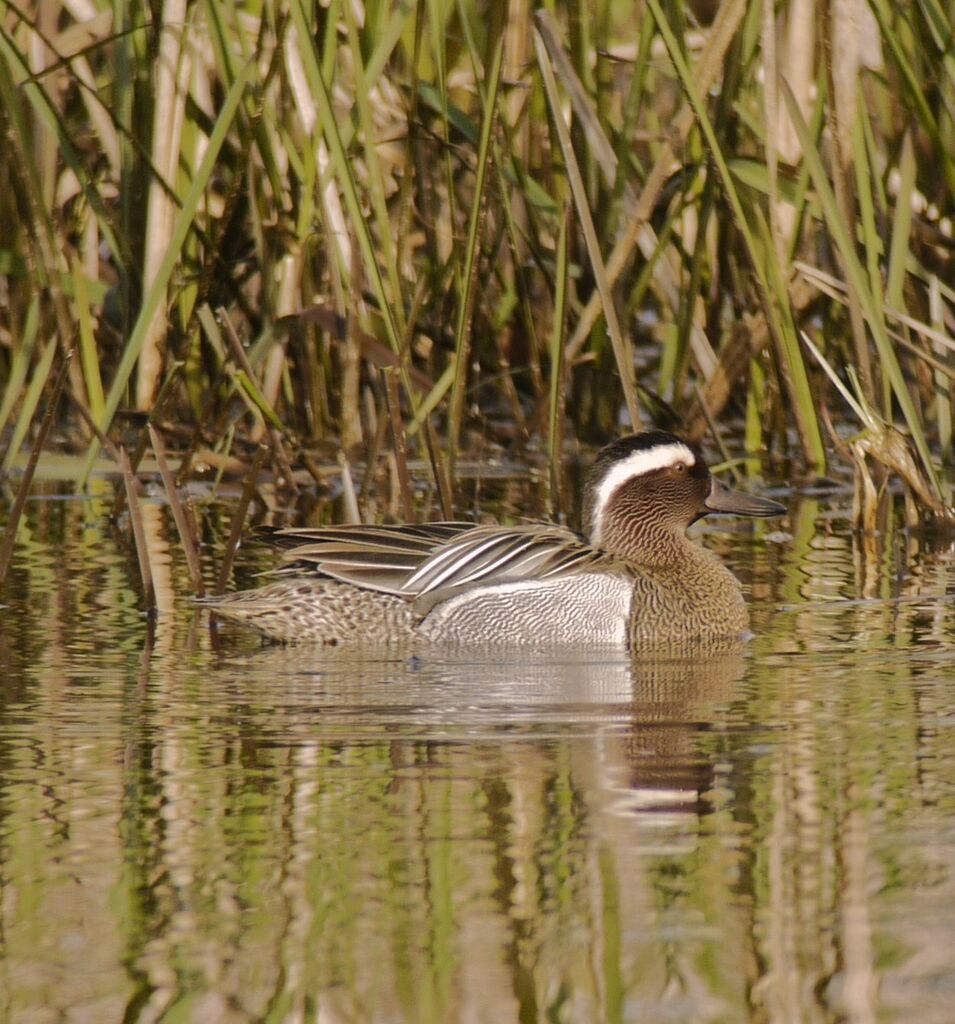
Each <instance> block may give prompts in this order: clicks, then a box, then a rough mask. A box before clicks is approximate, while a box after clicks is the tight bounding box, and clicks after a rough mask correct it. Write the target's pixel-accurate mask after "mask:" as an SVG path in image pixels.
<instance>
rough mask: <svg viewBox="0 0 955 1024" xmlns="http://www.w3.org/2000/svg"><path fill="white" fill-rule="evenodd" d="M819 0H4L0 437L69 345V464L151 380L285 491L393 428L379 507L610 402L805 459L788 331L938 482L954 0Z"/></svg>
mask: <svg viewBox="0 0 955 1024" xmlns="http://www.w3.org/2000/svg"><path fill="white" fill-rule="evenodd" d="M850 6H852V5H848V4H843V5H831V7H830V8H829V9H827V10H823V9H818V8H817V6H816V5H812V4H805V3H801V2H799V0H788V2H785V3H783V4H776V5H773V4H769V3H764V4H751V5H747V4H745V3H744V2H743V0H723V2H722V3H721V4H720V6H719V9H718V10H717V11H716V13H715V14H714V16H713V18H712V20H711V21H709V22H707V21H706V20H703V21H702V22H701V21H700V20H699V18H700V17H701V13H700V12H701V8H699V7H697V6H696V5H689V4H683V3H679V2H673V3H666V4H664V3H662V2H660V0H644V2H641V3H637V4H633V5H629V4H613V3H611V2H610V0H598V2H597V3H596V4H588V5H585V4H580V3H578V2H574V0H566V2H562V3H557V4H553V5H549V6H548V13H545V12H543V11H538V12H535V11H534V10H533V6H532V5H531V4H529V3H523V2H518V0H512V2H511V3H510V4H509V5H507V6H506V7H505V6H504V5H491V8H489V9H488V10H490V11H491V14H490V16H487V17H485V13H486V11H485V7H484V6H482V5H479V4H476V3H474V2H471V0H419V2H418V3H416V4H412V5H407V4H404V5H394V4H391V3H388V2H385V0H364V2H363V3H358V4H355V3H345V2H342V0H332V2H331V3H329V4H328V5H321V6H320V5H313V4H309V3H305V2H304V0H262V3H260V4H259V5H256V6H255V7H254V8H249V7H247V6H245V5H239V4H235V3H232V2H229V3H225V4H216V3H212V2H209V0H200V2H197V3H195V4H191V5H186V4H182V3H181V2H177V0H169V2H167V3H163V4H146V3H145V2H144V0H133V2H131V3H130V4H127V5H119V6H117V5H114V4H109V3H106V2H105V0H94V2H93V3H92V4H90V5H87V6H86V7H83V8H80V7H78V6H77V5H76V4H72V3H66V2H63V3H62V4H61V3H58V2H56V0H51V2H46V0H44V2H43V3H41V2H39V0H32V2H30V0H27V2H22V0H21V2H17V3H13V2H11V0H0V101H2V102H0V126H2V130H3V133H4V138H5V139H6V140H8V143H9V144H8V145H5V146H4V147H2V151H0V180H3V181H4V182H5V183H6V185H7V187H6V188H4V189H2V190H0V217H2V218H3V220H4V223H6V224H8V225H11V230H10V231H9V232H8V234H7V237H6V239H5V241H4V243H3V247H2V248H0V282H2V285H3V289H2V303H0V341H2V345H0V386H2V388H3V392H2V395H0V431H4V439H5V441H6V442H7V444H8V449H7V452H6V454H5V456H4V459H3V468H4V469H5V470H6V471H10V470H11V469H12V467H13V465H14V461H15V459H16V458H17V457H18V456H19V453H20V452H21V450H22V449H24V448H25V447H26V446H27V445H28V444H29V435H30V431H31V429H32V425H33V423H34V421H35V419H36V411H37V409H38V407H39V405H40V402H41V399H42V396H43V395H44V394H47V395H48V394H49V393H50V390H49V389H50V387H51V383H50V380H49V377H50V370H51V367H52V365H53V361H54V358H55V353H56V351H57V350H60V351H66V350H67V349H69V348H71V347H73V345H74V344H76V347H77V349H78V352H79V359H77V360H76V361H75V362H74V365H73V367H72V368H71V370H70V375H69V379H68V380H67V383H66V385H65V388H66V390H67V392H68V394H69V397H70V398H71V399H72V402H67V401H66V400H65V399H64V400H63V402H61V405H60V409H61V413H62V417H63V429H62V432H61V436H63V437H66V438H67V439H68V442H69V444H70V445H72V447H73V450H74V451H75V452H76V453H77V454H78V455H79V454H82V460H83V461H82V470H83V474H84V475H85V474H88V473H89V472H90V471H92V469H93V466H94V460H95V459H96V457H97V455H98V453H99V452H100V450H101V448H102V445H103V438H104V437H109V438H110V439H111V440H112V442H114V443H119V442H121V441H122V442H123V443H126V441H127V440H128V439H124V438H123V437H122V434H123V423H122V421H121V420H120V419H119V418H118V413H119V412H120V411H121V410H124V409H127V408H133V407H137V408H139V409H141V410H143V411H146V412H153V411H154V404H155V401H156V396H157V394H158V393H159V392H160V390H161V389H162V388H163V387H165V388H166V389H167V391H168V394H167V395H166V398H165V402H166V403H168V404H167V405H166V409H167V413H166V414H165V415H166V419H167V420H168V421H173V420H174V421H175V422H176V423H178V424H180V425H182V426H184V427H186V428H188V430H189V431H192V434H193V437H194V438H195V444H196V445H200V446H202V447H203V448H204V449H208V450H209V451H210V452H211V453H212V454H213V455H218V456H220V457H221V458H223V459H225V458H226V457H227V456H228V457H229V458H234V457H238V460H239V464H240V465H241V466H243V467H244V471H245V472H247V471H248V467H249V465H250V463H251V460H252V458H253V453H254V452H255V451H256V450H257V444H258V442H259V440H260V439H264V440H267V441H268V443H269V448H270V452H271V455H270V458H271V461H272V463H273V466H272V468H273V470H274V472H275V475H276V476H280V477H282V478H283V479H284V480H286V485H287V488H288V491H289V494H290V495H294V493H295V489H296V488H297V486H298V485H297V484H296V482H295V481H296V473H295V471H296V470H297V469H299V468H301V467H304V468H305V469H307V470H308V471H309V472H312V469H313V468H314V466H315V465H316V459H320V460H322V461H324V462H327V461H328V458H329V453H330V452H333V451H334V450H335V448H336V446H344V447H346V448H348V449H350V450H349V451H348V457H347V463H345V464H347V465H350V466H357V465H358V464H360V463H361V462H363V461H364V460H365V458H366V457H367V456H368V455H369V453H372V454H374V455H375V459H374V461H376V462H377V452H378V450H379V448H380V446H381V445H382V444H383V443H387V441H388V438H392V439H393V440H394V443H395V461H394V463H393V466H394V471H393V474H392V476H393V480H394V487H395V489H396V493H398V494H399V495H400V504H401V507H402V510H403V512H404V513H405V514H407V513H408V512H409V510H410V509H411V506H412V501H413V491H414V488H415V487H416V486H419V484H420V483H421V481H414V480H412V479H411V478H410V475H409V472H408V464H409V459H411V458H413V457H415V456H417V455H418V454H420V455H422V456H424V459H423V464H424V465H425V466H430V467H432V468H431V472H430V479H429V480H426V481H424V483H426V484H428V485H430V486H435V487H437V488H438V489H439V491H440V494H441V501H442V504H444V505H447V504H449V503H451V502H453V496H452V495H450V493H449V487H448V480H449V478H453V467H454V464H455V461H456V460H457V458H458V457H459V455H460V454H461V453H462V452H466V451H467V450H468V449H469V448H471V447H473V446H474V444H475V442H478V441H480V444H481V446H482V449H484V450H486V446H487V444H489V443H490V444H498V445H501V446H508V445H511V444H512V443H513V442H514V441H515V440H516V441H518V442H519V443H520V444H521V445H528V444H529V445H530V446H532V447H535V448H537V449H539V450H540V451H541V452H543V453H546V455H547V457H548V459H549V460H550V462H551V463H552V464H553V463H555V462H556V461H557V460H558V459H559V458H560V456H561V450H562V447H563V446H564V444H565V443H567V442H573V441H574V440H582V441H591V440H596V439H598V438H603V437H605V436H606V435H607V434H609V433H611V432H613V431H615V430H616V429H618V424H619V423H620V422H621V421H622V420H625V419H629V420H631V421H633V422H637V421H639V420H644V421H646V420H648V419H654V418H659V417H661V416H666V417H668V425H670V426H672V425H673V422H676V423H677V424H680V423H682V424H683V426H684V428H685V429H687V430H688V431H689V432H691V433H699V432H708V433H715V432H716V431H718V432H719V435H720V437H722V438H723V439H724V440H725V442H726V444H727V447H728V448H729V449H730V450H731V451H732V450H734V449H735V450H736V452H737V453H738V452H739V450H741V449H745V450H746V451H748V452H749V453H750V454H753V450H754V449H755V448H760V447H762V448H770V449H773V450H774V451H775V452H777V453H779V454H781V455H786V456H788V457H790V458H792V459H793V460H794V462H795V464H796V466H797V469H798V467H799V466H801V467H803V469H804V470H805V472H806V473H807V474H809V473H813V472H821V471H822V470H823V469H824V468H825V466H826V459H827V450H826V446H825V445H824V444H823V435H822V431H821V429H820V422H821V409H822V407H823V406H824V405H826V404H827V403H828V404H831V406H832V407H831V409H830V410H829V411H830V414H834V415H836V416H837V417H838V416H839V415H842V416H844V417H847V418H848V419H847V422H851V420H852V412H851V410H850V409H849V408H848V407H847V406H845V405H844V404H843V402H842V400H841V397H840V394H839V391H838V389H836V388H835V386H834V384H833V383H832V382H831V381H830V378H829V376H828V375H827V373H826V372H824V371H823V370H822V368H821V365H820V363H819V362H818V361H817V360H816V359H815V358H812V357H809V356H808V351H809V350H808V349H807V348H806V347H805V346H804V345H802V344H800V341H799V337H800V333H801V332H802V331H806V332H807V333H808V334H809V335H810V336H811V337H812V338H813V339H814V342H815V344H816V345H817V347H818V349H819V352H820V355H821V356H823V357H824V359H825V361H826V364H827V366H828V367H829V368H830V369H831V370H832V371H833V372H834V373H835V374H836V376H837V378H838V379H839V380H840V381H841V382H843V383H844V384H845V383H846V382H847V381H849V380H850V378H851V377H852V376H853V375H854V376H855V377H856V378H857V379H858V380H859V384H860V389H861V391H860V395H861V397H862V398H863V399H864V400H865V402H866V403H867V406H868V407H869V408H871V409H872V410H874V411H877V413H878V416H879V418H880V421H881V422H884V423H886V424H889V425H893V426H895V427H898V428H900V429H901V430H902V432H903V433H904V436H905V437H906V438H908V439H909V441H910V442H911V444H912V445H913V447H914V451H915V452H916V454H917V458H918V462H919V464H920V471H921V473H922V475H924V477H925V479H926V480H927V481H928V487H929V489H930V491H931V493H932V494H933V496H934V498H935V499H937V500H938V501H939V502H941V503H942V504H943V505H945V504H950V503H951V494H950V493H949V491H948V490H947V488H946V484H945V482H944V477H943V475H941V474H940V472H939V466H940V463H941V462H942V461H943V460H948V459H950V457H951V454H952V453H951V445H952V437H953V428H952V421H953V411H952V395H953V388H952V385H951V373H950V360H951V351H952V344H951V340H950V334H951V333H952V323H953V303H955V295H953V292H952V290H951V289H950V288H949V287H947V286H946V284H945V282H946V280H950V279H951V270H952V251H953V240H952V224H951V216H952V211H953V189H955V158H953V156H952V153H953V150H952V146H951V144H950V143H951V139H952V138H953V137H955V124H953V123H952V120H953V118H952V111H953V110H955V60H953V59H952V57H951V53H950V52H949V51H950V39H951V29H950V26H949V24H948V20H947V18H946V17H945V16H944V15H945V12H944V10H943V8H942V7H941V6H940V5H938V4H936V3H934V2H924V3H918V4H915V5H910V6H909V7H907V8H905V10H904V11H903V10H902V9H900V8H898V7H897V6H893V5H890V4H887V3H885V2H884V0H875V2H873V3H872V4H871V6H866V5H863V4H859V5H857V9H856V8H853V10H854V11H855V13H854V14H851V12H850V14H851V17H853V18H855V21H854V22H851V23H850V22H846V21H845V20H844V19H846V18H847V17H850V15H849V14H846V10H847V8H848V7H850ZM83 12H85V13H83ZM80 18H86V20H85V21H81V20H78V19H80ZM535 19H536V20H535ZM853 25H854V26H855V28H856V30H857V31H856V34H855V35H852V33H851V32H850V29H851V28H852V27H853ZM847 39H848V40H849V41H848V42H846V40H847ZM833 47H836V48H838V47H841V48H842V49H841V50H840V51H839V52H840V60H839V61H836V62H833V61H831V60H830V58H829V56H828V55H829V54H831V53H832V52H833ZM568 209H570V210H571V211H572V212H571V214H570V216H569V217H567V216H565V211H566V210H568ZM801 268H808V270H807V271H806V270H804V269H801ZM821 281H823V282H824V281H829V282H831V284H830V285H827V286H825V287H822V286H821V285H820V282H821ZM212 310H217V311H219V312H218V313H217V315H216V316H213V315H212V312H211V311H212ZM316 310H319V311H320V315H319V314H317V313H315V311H316ZM224 324H226V325H231V327H230V328H228V329H227V331H226V334H227V337H225V338H223V337H222V325H224ZM339 325H346V327H345V329H344V330H342V329H341V328H340V326H339ZM913 325H914V326H913ZM385 352H387V353H388V358H387V359H385V358H384V357H383V355H382V353H385ZM850 390H851V387H850ZM76 408H79V409H81V410H84V411H85V412H84V414H83V415H80V416H79V417H77V416H76V415H75V414H71V413H70V410H71V409H76ZM622 412H623V416H622V415H621V413H622ZM88 420H91V421H92V428H91V426H90V425H89V424H88V422H87V421H88ZM379 424H385V425H386V426H387V430H386V432H384V433H383V432H382V431H383V430H385V427H381V429H379ZM166 436H167V440H168V441H169V443H174V441H173V439H172V436H171V435H169V434H168V432H167V435H166ZM876 447H877V446H876ZM875 457H876V458H877V456H875ZM331 461H332V463H334V461H335V460H334V459H332V460H331ZM187 464H188V463H187ZM744 465H745V466H746V467H747V469H748V470H750V471H755V470H757V469H758V465H759V462H758V460H756V461H754V460H752V459H749V460H747V461H746V462H745V463H744ZM310 467H311V468H310ZM888 468H889V469H890V470H891V466H889V467H888ZM313 475H314V474H313ZM370 479H372V478H371V477H368V478H366V479H365V480H364V482H363V483H362V488H361V490H362V494H364V493H365V492H366V490H367V487H368V486H370V483H369V480H370ZM181 482H182V481H180V483H181ZM552 487H553V488H554V489H555V491H556V489H557V487H558V478H557V477H556V476H555V477H553V478H552Z"/></svg>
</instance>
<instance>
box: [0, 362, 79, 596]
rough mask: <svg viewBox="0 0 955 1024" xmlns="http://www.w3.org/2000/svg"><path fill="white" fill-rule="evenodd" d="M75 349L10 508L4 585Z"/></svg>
mask: <svg viewBox="0 0 955 1024" xmlns="http://www.w3.org/2000/svg"><path fill="white" fill-rule="evenodd" d="M74 351H75V350H74V349H70V351H69V352H67V353H66V356H65V358H64V359H63V364H62V365H61V366H60V372H59V373H58V374H57V375H56V381H55V382H54V384H53V390H52V391H51V392H50V401H49V403H48V405H47V407H46V412H45V413H44V414H43V419H42V420H41V421H40V429H39V430H38V431H37V435H36V438H35V440H34V442H33V448H32V449H31V450H30V458H29V459H27V464H26V469H24V471H23V477H22V478H21V480H20V486H19V487H18V488H17V493H16V497H15V498H14V499H13V505H12V506H11V507H10V518H9V519H8V520H7V528H6V530H4V533H3V542H2V544H0V586H2V585H3V581H4V580H5V579H6V578H7V571H8V570H9V568H10V561H11V559H12V557H13V547H14V544H15V543H16V536H17V526H18V524H19V522H20V516H22V515H23V506H24V505H25V504H26V500H27V495H28V494H29V493H30V486H31V484H32V483H33V475H34V473H35V472H36V467H37V463H38V462H39V461H40V453H41V452H42V451H43V446H44V444H46V436H47V434H49V432H50V427H51V426H52V425H53V415H54V413H55V412H56V405H57V402H58V401H59V399H60V393H61V392H62V391H63V385H64V384H65V383H66V378H67V376H68V375H69V372H70V365H71V364H72V362H73V352H74Z"/></svg>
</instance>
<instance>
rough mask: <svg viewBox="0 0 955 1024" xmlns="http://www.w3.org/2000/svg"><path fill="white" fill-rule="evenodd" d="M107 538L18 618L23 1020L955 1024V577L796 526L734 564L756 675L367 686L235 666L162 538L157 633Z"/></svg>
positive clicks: (47, 580)
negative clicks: (750, 626)
mask: <svg viewBox="0 0 955 1024" xmlns="http://www.w3.org/2000/svg"><path fill="white" fill-rule="evenodd" d="M107 511H108V503H106V502H99V501H97V500H95V499H93V500H87V501H81V500H77V499H71V500H50V499H49V498H47V499H38V500H35V501H32V502H31V503H30V504H29V506H28V514H27V518H26V519H25V521H24V522H23V524H21V529H20V535H19V545H18V550H17V562H16V565H15V568H14V570H13V572H12V575H11V578H10V580H9V581H8V585H7V588H6V592H5V598H6V600H7V602H8V604H7V606H6V607H5V608H3V609H2V612H0V616H2V617H0V658H2V663H3V665H4V671H3V677H2V683H0V696H2V705H0V872H2V875H0V887H2V889H0V942H2V949H3V967H2V972H0V1018H2V1019H5V1020H9V1021H13V1022H17V1024H19V1022H30V1024H32V1022H46V1021H51V1022H52V1021H70V1022H73V1021H78V1022H86V1021H89V1022H97V1024H99V1022H111V1021H117V1022H119V1021H136V1022H140V1021H142V1022H146V1021H159V1020H162V1021H190V1022H191V1021H195V1022H202V1024H206V1022H218V1021H229V1022H232V1021H249V1022H251V1021H282V1022H285V1021H290V1022H292V1021H295V1022H297V1021H308V1022H311V1021H321V1022H339V1021H342V1022H344V1021H349V1022H350V1021H354V1022H366V1021H374V1022H378V1021H398V1022H404V1021H408V1022H418V1021H421V1022H431V1021H434V1022H446V1021H467V1022H471V1021H474V1022H483V1021H487V1022H495V1024H498V1022H509V1021H522V1022H523V1021H565V1022H588V1024H589V1022H603V1021H608V1022H615V1021H639V1022H650V1024H653V1022H661V1024H662V1022H673V1021H680V1022H684V1021H685V1022H690V1021H693V1022H697V1021H707V1022H709V1021H714V1022H716V1021H719V1022H726V1021H774V1022H776V1021H778V1022H792V1021H798V1022H803V1021H806V1022H814V1021H842V1020H847V1021H858V1022H862V1021H876V1020H878V1021H894V1020H898V1021H919V1022H933V1021H938V1022H948V1021H951V1019H952V1004H953V999H955V912H953V909H952V908H953V907H955V732H953V730H955V622H953V609H952V601H953V599H952V596H951V592H952V590H953V581H955V553H953V550H952V548H951V546H949V545H946V544H944V543H929V542H927V541H926V540H924V539H921V540H920V539H916V538H912V537H905V536H903V535H901V534H899V535H892V536H890V537H888V538H882V539H881V540H879V541H878V542H876V541H869V542H866V543H863V542H860V541H859V540H858V539H856V538H853V536H852V535H851V534H849V533H848V532H847V530H846V526H845V523H844V522H843V521H841V520H840V519H839V518H838V515H834V514H833V512H832V510H831V509H830V508H828V507H826V506H825V505H820V504H817V503H816V502H814V501H809V500H803V501H797V502H796V503H795V504H794V507H793V514H792V516H791V518H790V520H789V522H788V523H787V526H788V527H789V529H790V530H791V534H790V535H779V534H773V533H772V532H770V531H771V530H773V529H774V528H775V527H774V526H773V525H772V524H770V525H769V526H768V527H766V526H765V525H763V524H759V525H757V527H756V531H757V532H756V533H755V534H754V533H752V532H751V531H750V529H749V528H748V526H740V525H738V524H735V523H733V522H731V521H728V522H726V523H722V524H719V528H718V529H715V530H711V531H710V532H708V533H707V535H706V538H705V539H706V543H707V544H709V545H711V546H713V547H715V548H716V549H717V550H719V551H720V552H721V554H722V555H723V557H724V558H725V559H726V560H727V561H728V562H729V564H731V566H732V567H733V568H734V569H735V570H736V571H737V573H738V574H739V575H740V576H741V577H742V578H744V579H745V581H746V582H747V584H748V586H749V589H750V591H751V595H752V601H753V618H754V629H755V632H756V636H755V638H754V639H753V640H752V642H751V643H749V644H748V645H746V646H745V647H744V648H741V649H738V650H730V651H723V652H705V653H703V654H696V655H694V656H692V657H687V658H683V659H669V660H665V659H660V660H656V661H650V662H646V661H645V662H641V661H634V662H631V661H630V660H628V659H626V658H623V657H619V656H615V655H613V654H610V653H600V654H598V655H596V656H588V655H586V654H582V655H580V656H579V657H575V658H571V659H567V658H559V657H557V656H554V655H550V656H548V655H546V654H543V655H533V656H531V655H528V656H526V657H515V656H514V655H512V654H508V655H506V656H503V655H501V654H494V653H490V654H488V653H486V652H484V653H482V652H477V653H471V654H462V653H460V652H458V653H456V654H455V653H453V652H446V651H445V652H442V651H437V650H433V651H429V650H426V649H414V650H402V651H388V650H380V651H365V652H361V653H352V654H349V653H347V652H342V651H335V650H333V651H314V650H308V649H304V648H299V649H295V648H280V647H262V646H260V645H259V643H258V641H257V640H256V639H255V638H254V637H252V636H250V635H249V634H246V633H243V632H241V631H239V630H232V629H228V630H226V629H223V630H221V631H220V632H219V633H217V634H216V633H210V631H209V628H208V622H207V619H206V617H205V616H204V615H203V614H200V613H197V612H195V610H194V608H193V607H192V606H191V604H190V603H189V600H188V583H187V576H186V572H185V567H184V564H183V561H182V558H181V556H180V554H179V552H178V549H177V548H176V546H175V543H174V529H173V527H172V525H171V523H170V522H169V520H168V517H167V516H166V512H165V510H164V509H163V508H162V507H161V506H159V505H149V506H147V507H146V511H147V514H146V526H147V535H148V537H149V540H150V545H151V548H152V551H153V558H154V568H155V569H156V575H157V593H158V596H159V600H160V603H161V605H162V606H163V607H164V609H165V610H164V611H163V613H162V614H161V615H160V616H159V619H158V622H157V623H156V628H155V630H154V631H150V629H149V628H148V626H147V622H146V621H145V619H144V618H143V617H142V615H141V614H140V612H139V600H138V596H137V589H136V569H135V562H134V560H133V559H132V557H131V555H130V553H129V549H128V548H127V546H126V542H125V538H124V537H123V535H122V534H121V533H119V532H117V531H115V530H114V529H113V527H112V526H111V525H110V524H109V522H108V519H107V518H106V512H107ZM837 511H838V510H837ZM215 533H216V530H215V529H214V528H213V527H209V528H208V529H207V535H208V536H210V537H213V536H214V535H215ZM243 559H244V561H243V562H242V564H240V566H239V568H238V572H239V573H240V575H242V574H245V575H246V577H247V576H248V574H249V573H250V572H251V571H252V570H253V569H254V568H256V567H257V566H258V565H259V564H260V563H261V559H260V556H258V555H256V554H255V553H254V552H247V553H244V554H243ZM208 561H209V562H210V564H211V561H212V556H211V554H210V555H209V558H208Z"/></svg>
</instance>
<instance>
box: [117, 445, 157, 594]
mask: <svg viewBox="0 0 955 1024" xmlns="http://www.w3.org/2000/svg"><path fill="white" fill-rule="evenodd" d="M119 468H120V470H121V471H122V474H123V483H124V484H125V486H126V503H127V504H128V505H129V522H130V525H131V526H132V530H133V541H134V542H135V544H136V557H137V559H138V560H139V575H140V576H141V577H142V581H143V600H144V603H145V605H146V611H147V612H148V613H150V614H151V613H152V612H154V611H155V610H156V590H155V588H154V586H153V573H152V568H151V566H150V564H149V546H148V545H147V544H146V532H145V530H144V529H143V516H142V512H141V510H140V508H139V501H138V498H139V481H138V480H137V479H136V477H135V476H133V470H132V466H131V465H130V463H129V456H128V455H127V454H126V449H125V448H123V447H122V446H120V449H119Z"/></svg>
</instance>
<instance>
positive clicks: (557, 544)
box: [402, 525, 614, 598]
mask: <svg viewBox="0 0 955 1024" xmlns="http://www.w3.org/2000/svg"><path fill="white" fill-rule="evenodd" d="M613 564H614V559H613V558H612V557H611V556H608V555H607V554H606V553H605V552H602V551H599V550H598V549H596V548H594V547H592V546H591V545H590V544H588V543H587V542H586V541H585V540H584V539H583V538H582V537H580V536H578V535H577V534H576V533H572V532H571V531H570V530H567V529H564V528H563V527H561V526H539V525H534V526H479V527H474V528H472V529H471V530H469V531H467V532H466V533H462V534H461V535H459V536H457V537H454V538H452V539H451V540H449V541H447V542H446V543H445V544H443V545H442V546H441V547H440V548H438V549H436V550H435V551H434V552H433V553H432V554H431V555H430V556H429V557H428V558H427V559H426V560H425V561H424V562H423V563H422V564H421V565H420V566H418V567H417V569H416V570H415V571H414V572H413V573H411V574H409V576H408V578H407V579H406V581H405V583H404V586H403V587H402V593H403V594H405V595H406V596H408V597H414V598H420V597H422V596H424V595H426V594H433V593H434V592H436V591H439V590H440V591H441V592H442V595H444V594H445V593H448V592H450V591H454V590H460V589H462V588H465V587H471V586H475V585H480V584H492V583H499V582H503V581H505V580H509V581H514V580H546V579H554V578H556V577H558V576H564V575H567V574H568V573H572V572H580V571H586V570H590V571H604V570H607V569H610V568H612V567H613Z"/></svg>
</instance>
